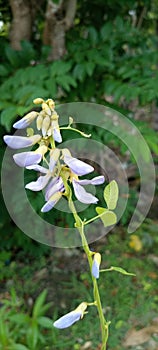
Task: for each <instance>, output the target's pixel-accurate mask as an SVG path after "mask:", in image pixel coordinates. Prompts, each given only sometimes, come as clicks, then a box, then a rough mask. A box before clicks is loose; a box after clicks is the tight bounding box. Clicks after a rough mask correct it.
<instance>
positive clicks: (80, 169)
mask: <svg viewBox="0 0 158 350" xmlns="http://www.w3.org/2000/svg"><path fill="white" fill-rule="evenodd" d="M64 162H65V163H66V164H67V165H68V166H69V168H70V169H71V170H72V171H73V173H75V174H76V175H80V176H81V175H86V174H89V173H91V172H92V171H93V170H94V168H93V167H92V166H91V165H89V164H87V163H85V162H82V161H81V160H79V159H77V158H73V157H69V156H64Z"/></svg>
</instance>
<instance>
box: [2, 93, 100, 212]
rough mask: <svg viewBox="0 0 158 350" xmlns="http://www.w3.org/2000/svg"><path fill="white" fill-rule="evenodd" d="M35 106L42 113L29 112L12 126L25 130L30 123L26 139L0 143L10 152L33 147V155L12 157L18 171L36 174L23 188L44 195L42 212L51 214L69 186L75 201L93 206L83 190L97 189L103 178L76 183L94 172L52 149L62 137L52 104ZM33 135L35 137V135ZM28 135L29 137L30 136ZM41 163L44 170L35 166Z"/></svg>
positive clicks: (7, 139)
mask: <svg viewBox="0 0 158 350" xmlns="http://www.w3.org/2000/svg"><path fill="white" fill-rule="evenodd" d="M34 103H35V104H41V105H42V110H41V111H40V112H39V113H38V112H36V111H32V112H30V113H28V114H27V115H26V116H25V117H23V118H22V119H21V120H19V121H17V122H16V123H15V124H14V125H13V126H14V128H16V129H25V128H28V127H29V126H30V124H31V123H33V122H36V123H35V125H36V126H35V128H34V129H35V130H34V129H33V128H29V129H27V132H28V136H26V137H25V136H15V135H14V136H10V135H5V136H4V141H5V142H6V144H7V145H8V146H9V147H11V148H13V149H19V148H26V147H29V146H33V145H37V146H38V147H37V149H36V150H34V151H28V152H21V153H17V154H15V155H14V156H13V158H14V161H15V163H16V164H17V165H18V166H20V167H25V168H27V169H30V170H35V171H37V172H39V173H40V176H39V177H38V179H37V180H36V181H33V182H30V183H28V184H27V185H26V186H25V187H26V189H29V190H31V191H41V190H43V189H44V191H45V201H46V203H45V204H44V206H43V207H42V209H41V211H42V212H47V211H49V210H51V209H52V208H53V207H54V206H55V204H56V203H57V202H58V201H59V200H60V198H61V197H62V196H66V197H68V192H69V191H68V189H69V188H70V187H69V185H70V184H72V187H73V190H74V194H75V196H76V198H77V199H78V200H79V201H80V202H82V203H85V204H91V203H97V202H98V199H97V198H96V197H95V196H94V195H92V194H91V193H89V192H87V191H86V190H85V188H84V186H86V185H89V184H92V185H100V184H102V183H103V182H104V176H97V177H94V178H93V179H91V180H88V179H84V180H83V179H79V176H83V175H87V174H89V173H91V172H93V171H94V168H93V167H92V166H91V165H89V164H87V163H85V162H83V161H81V160H79V159H77V158H74V157H73V156H72V155H71V152H70V151H69V150H68V149H66V148H64V149H59V148H57V147H56V144H55V142H58V143H61V142H62V137H61V133H60V126H59V123H58V119H59V116H58V114H57V112H56V111H55V104H54V101H53V100H51V99H48V100H46V101H44V100H43V99H41V98H37V99H35V100H34ZM36 131H37V133H36ZM30 133H31V135H30ZM41 161H44V162H45V163H46V167H45V166H43V165H40V164H39V163H40V162H41Z"/></svg>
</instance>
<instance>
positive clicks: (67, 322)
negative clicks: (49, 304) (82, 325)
mask: <svg viewBox="0 0 158 350" xmlns="http://www.w3.org/2000/svg"><path fill="white" fill-rule="evenodd" d="M81 316H82V311H75V310H74V311H71V312H69V313H68V314H66V315H64V316H62V317H60V318H59V319H58V320H57V321H55V322H54V323H53V325H54V327H56V328H59V329H64V328H67V327H70V326H72V325H73V324H74V323H76V322H77V321H79V320H80V318H81Z"/></svg>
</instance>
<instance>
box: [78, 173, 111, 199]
mask: <svg viewBox="0 0 158 350" xmlns="http://www.w3.org/2000/svg"><path fill="white" fill-rule="evenodd" d="M100 178H102V182H100V181H101V179H100ZM94 179H95V185H100V183H103V182H104V176H97V177H96V178H94ZM94 179H92V180H75V179H73V180H72V184H73V188H74V192H75V196H76V198H77V199H78V200H79V201H80V202H81V203H85V204H90V203H97V202H98V198H96V197H95V196H93V195H92V194H91V193H89V192H86V191H85V189H84V188H83V187H82V186H81V184H82V185H88V184H92V185H93V180H94ZM97 179H98V183H97Z"/></svg>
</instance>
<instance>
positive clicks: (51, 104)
mask: <svg viewBox="0 0 158 350" xmlns="http://www.w3.org/2000/svg"><path fill="white" fill-rule="evenodd" d="M46 103H47V104H48V106H49V108H50V109H51V111H54V107H55V102H54V101H53V100H52V99H51V98H49V99H48V100H47V101H46Z"/></svg>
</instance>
